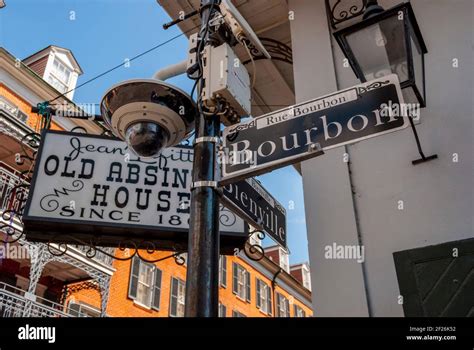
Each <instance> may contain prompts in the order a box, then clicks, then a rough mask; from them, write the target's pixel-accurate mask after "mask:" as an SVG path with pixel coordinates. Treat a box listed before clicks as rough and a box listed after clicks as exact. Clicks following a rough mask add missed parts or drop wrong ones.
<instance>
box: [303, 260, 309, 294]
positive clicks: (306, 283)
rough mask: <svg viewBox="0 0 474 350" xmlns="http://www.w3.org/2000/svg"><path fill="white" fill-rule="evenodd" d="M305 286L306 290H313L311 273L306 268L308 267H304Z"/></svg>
mask: <svg viewBox="0 0 474 350" xmlns="http://www.w3.org/2000/svg"><path fill="white" fill-rule="evenodd" d="M303 266H304V268H303V286H305V287H306V289H308V290H311V273H310V271H309V269H308V268H307V267H306V265H303Z"/></svg>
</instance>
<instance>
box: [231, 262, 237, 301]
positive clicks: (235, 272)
mask: <svg viewBox="0 0 474 350" xmlns="http://www.w3.org/2000/svg"><path fill="white" fill-rule="evenodd" d="M237 267H238V265H237V264H236V263H235V262H232V274H233V278H232V281H233V282H232V293H234V294H237V291H238V285H239V275H238V273H239V271H238V268H237Z"/></svg>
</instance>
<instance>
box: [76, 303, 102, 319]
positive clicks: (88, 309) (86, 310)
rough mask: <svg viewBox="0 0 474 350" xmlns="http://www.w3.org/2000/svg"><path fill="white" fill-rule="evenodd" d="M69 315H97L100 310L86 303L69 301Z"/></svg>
mask: <svg viewBox="0 0 474 350" xmlns="http://www.w3.org/2000/svg"><path fill="white" fill-rule="evenodd" d="M69 315H71V316H73V317H99V316H100V311H99V310H98V309H96V308H93V307H92V306H89V305H86V304H78V303H75V302H73V301H71V302H70V303H69Z"/></svg>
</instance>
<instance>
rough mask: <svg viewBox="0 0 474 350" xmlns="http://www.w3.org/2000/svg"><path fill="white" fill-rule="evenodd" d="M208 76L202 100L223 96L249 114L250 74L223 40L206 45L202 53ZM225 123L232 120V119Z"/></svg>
mask: <svg viewBox="0 0 474 350" xmlns="http://www.w3.org/2000/svg"><path fill="white" fill-rule="evenodd" d="M203 65H204V68H203V70H204V74H203V77H204V79H205V85H204V89H203V91H202V100H203V101H205V102H206V104H207V105H208V106H214V105H216V100H217V99H218V98H221V99H224V100H225V101H226V102H228V103H229V104H230V107H232V108H233V109H234V111H235V112H236V113H237V114H238V115H239V117H242V116H247V115H250V112H251V102H250V101H251V97H250V91H251V89H250V77H249V73H248V71H247V69H246V68H245V66H244V65H243V64H242V62H240V60H239V58H238V57H237V55H236V54H235V53H234V51H233V50H232V48H231V47H230V46H229V45H228V44H226V43H224V44H222V45H221V46H218V47H211V46H207V47H206V48H205V50H204V57H203ZM224 124H232V123H231V122H228V121H227V123H226V121H225V120H224Z"/></svg>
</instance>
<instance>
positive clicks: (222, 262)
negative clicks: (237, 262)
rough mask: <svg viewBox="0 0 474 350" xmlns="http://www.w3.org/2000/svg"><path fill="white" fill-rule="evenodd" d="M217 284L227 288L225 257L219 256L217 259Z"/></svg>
mask: <svg viewBox="0 0 474 350" xmlns="http://www.w3.org/2000/svg"><path fill="white" fill-rule="evenodd" d="M219 284H220V285H221V286H222V287H227V257H226V256H225V255H221V256H220V259H219Z"/></svg>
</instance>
